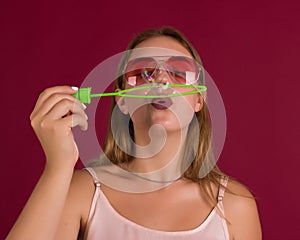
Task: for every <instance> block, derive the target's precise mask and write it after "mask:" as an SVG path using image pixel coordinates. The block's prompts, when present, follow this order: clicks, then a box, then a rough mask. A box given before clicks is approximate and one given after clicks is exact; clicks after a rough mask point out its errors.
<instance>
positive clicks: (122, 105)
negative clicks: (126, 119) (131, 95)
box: [115, 88, 129, 115]
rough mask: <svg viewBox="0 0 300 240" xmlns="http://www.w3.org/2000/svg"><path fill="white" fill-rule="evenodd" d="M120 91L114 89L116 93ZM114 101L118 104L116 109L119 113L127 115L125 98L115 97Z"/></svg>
mask: <svg viewBox="0 0 300 240" xmlns="http://www.w3.org/2000/svg"><path fill="white" fill-rule="evenodd" d="M120 90H121V89H119V88H117V89H116V92H118V91H120ZM115 101H116V103H117V104H118V107H119V109H120V111H121V112H122V113H123V114H125V115H126V114H128V113H129V111H128V106H127V105H126V102H125V98H123V97H120V96H115Z"/></svg>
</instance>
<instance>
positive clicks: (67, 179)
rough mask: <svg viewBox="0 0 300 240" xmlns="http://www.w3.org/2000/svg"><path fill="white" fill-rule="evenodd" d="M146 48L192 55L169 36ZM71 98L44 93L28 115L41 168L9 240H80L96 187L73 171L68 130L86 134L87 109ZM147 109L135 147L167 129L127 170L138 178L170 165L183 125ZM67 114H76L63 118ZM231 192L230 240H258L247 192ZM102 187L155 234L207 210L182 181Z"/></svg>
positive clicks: (185, 225) (195, 103) (196, 103)
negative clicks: (154, 148) (143, 189)
mask: <svg viewBox="0 0 300 240" xmlns="http://www.w3.org/2000/svg"><path fill="white" fill-rule="evenodd" d="M147 46H151V47H165V48H170V49H173V50H176V51H179V52H181V53H183V54H186V55H190V54H189V52H188V51H187V50H186V49H185V48H184V47H183V46H181V45H180V44H179V43H178V42H177V41H175V40H173V39H171V38H169V37H155V38H151V39H148V40H146V41H144V42H142V43H141V44H140V45H138V47H147ZM74 92H75V91H74V90H73V89H72V88H70V87H68V86H59V87H54V88H49V89H47V90H45V91H44V93H43V94H42V95H41V96H40V97H39V99H38V101H37V104H36V106H35V109H34V110H33V112H32V114H31V117H30V118H31V123H32V127H33V129H34V131H35V133H36V135H37V136H38V138H39V140H40V142H41V145H42V147H43V149H44V152H45V155H46V165H45V169H44V172H43V174H42V176H41V178H40V180H39V182H38V184H37V186H36V187H35V190H34V191H33V193H32V195H31V197H30V199H29V200H28V202H27V204H26V206H25V208H24V210H23V212H22V213H21V215H20V216H19V218H18V220H17V222H16V223H15V225H14V227H13V229H12V230H11V232H10V234H9V236H8V237H7V239H30V240H34V239H77V236H78V234H79V235H80V236H82V234H83V232H84V230H85V227H86V222H87V218H88V214H89V210H90V207H91V202H92V198H93V194H94V191H95V186H94V183H93V180H92V178H91V176H90V175H89V173H88V172H87V171H85V170H77V171H75V172H74V166H75V164H76V161H77V159H78V151H77V147H76V143H75V142H74V138H73V135H72V131H71V129H72V127H75V126H77V125H79V126H80V127H81V128H82V129H83V130H84V129H86V128H87V119H86V116H85V113H84V106H82V104H81V103H80V102H79V101H78V100H76V99H75V98H73V97H72V96H71V94H72V93H74ZM185 98H186V100H187V102H188V103H189V104H190V106H191V108H192V109H193V111H199V110H200V109H201V107H202V101H203V100H202V98H201V97H200V96H199V95H190V96H185ZM116 100H117V101H118V100H119V99H118V98H117V99H116ZM119 104H120V105H119V106H120V108H121V109H122V111H123V112H124V113H126V111H127V112H128V106H126V104H125V103H119ZM145 108H146V109H141V110H140V111H141V112H140V113H138V112H137V115H138V114H145V113H147V115H146V116H147V118H148V119H150V120H149V122H147V124H148V125H142V122H139V117H138V116H136V119H134V121H133V122H134V124H135V125H136V126H137V127H139V128H140V129H141V131H136V132H137V135H136V139H137V143H138V144H141V145H142V144H147V141H148V139H144V138H143V134H144V132H143V128H145V129H147V128H148V127H149V126H151V124H153V123H160V124H163V125H164V126H165V127H166V129H167V133H168V140H167V142H166V146H165V147H164V148H163V150H162V151H161V152H160V153H159V154H157V155H155V158H154V157H152V158H149V160H152V161H145V160H144V161H141V160H140V159H134V161H133V163H132V164H131V165H130V168H131V169H133V170H135V171H140V172H145V171H150V170H153V169H157V168H158V167H161V164H165V163H163V162H164V161H163V159H167V161H169V160H170V159H171V158H172V156H173V155H174V154H175V151H174V150H172V149H174V145H172V144H177V145H178V144H180V142H178V136H179V133H180V127H179V125H178V123H176V119H175V118H174V116H173V115H172V113H171V112H168V111H165V110H163V112H162V111H157V110H155V109H151V108H150V106H145ZM69 111H72V112H73V115H68V113H69ZM63 116H64V117H63ZM144 136H145V135H144ZM171 146H173V147H171ZM228 187H229V188H230V189H231V191H233V192H235V193H236V194H230V193H228V192H226V193H225V196H224V199H223V204H224V209H225V214H226V218H227V220H228V221H229V222H230V224H228V227H229V231H230V239H243V240H250V239H251V240H253V239H261V238H262V237H261V227H260V221H259V216H258V212H257V207H256V203H255V200H254V199H253V198H252V195H251V193H250V192H249V191H248V190H247V189H246V188H245V187H244V186H243V185H241V184H239V183H237V182H233V181H230V182H229V183H228ZM101 189H102V191H103V192H104V194H105V195H106V196H107V198H108V199H109V201H110V203H111V205H112V206H113V207H114V208H115V209H116V211H118V212H119V213H120V214H121V215H123V216H124V217H126V218H128V219H129V220H131V221H134V222H136V223H137V224H140V225H143V226H145V227H148V228H153V229H159V230H164V231H180V230H188V229H193V228H195V227H197V226H199V224H201V223H202V222H204V221H205V219H206V218H207V216H208V215H209V213H210V212H211V211H212V207H211V206H210V205H209V204H208V203H207V201H206V199H205V197H204V194H203V193H202V192H201V191H200V189H199V187H198V185H197V184H195V183H193V182H191V181H188V180H184V179H183V180H179V181H177V182H175V183H173V184H171V185H169V186H168V187H166V188H163V189H160V190H157V191H153V192H149V193H139V194H132V193H125V192H120V191H116V190H113V189H111V188H109V187H108V186H105V185H103V184H102V185H101ZM213 189H214V194H215V196H216V197H217V191H218V189H217V187H216V186H213ZM242 196H249V197H248V198H247V197H242Z"/></svg>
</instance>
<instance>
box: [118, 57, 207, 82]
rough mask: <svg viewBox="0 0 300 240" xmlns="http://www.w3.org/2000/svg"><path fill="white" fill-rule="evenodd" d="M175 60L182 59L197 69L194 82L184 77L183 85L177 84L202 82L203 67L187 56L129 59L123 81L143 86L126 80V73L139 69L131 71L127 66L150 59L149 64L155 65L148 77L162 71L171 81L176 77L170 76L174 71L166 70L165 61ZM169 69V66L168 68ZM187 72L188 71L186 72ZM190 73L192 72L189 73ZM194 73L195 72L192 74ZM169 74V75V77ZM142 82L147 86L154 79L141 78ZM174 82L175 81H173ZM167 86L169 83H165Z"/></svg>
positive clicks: (166, 64) (174, 73)
mask: <svg viewBox="0 0 300 240" xmlns="http://www.w3.org/2000/svg"><path fill="white" fill-rule="evenodd" d="M173 58H174V59H176V58H179V59H184V61H185V62H187V63H189V64H190V63H193V64H194V65H195V66H194V67H195V69H197V72H196V73H197V75H196V76H195V80H194V81H190V82H189V81H187V79H186V78H185V77H182V78H184V79H185V83H182V82H179V83H181V84H185V85H191V84H195V85H196V84H197V85H199V84H201V82H202V79H203V67H202V65H201V64H200V63H198V62H197V61H196V60H195V59H194V58H192V57H189V56H185V55H184V56H183V55H165V56H144V57H137V58H133V59H130V60H129V61H128V62H127V63H126V64H125V66H124V70H123V76H124V80H125V81H126V83H127V84H129V85H130V86H133V87H135V86H140V85H143V84H130V83H129V81H128V79H127V76H126V75H127V73H128V72H132V71H134V70H137V69H140V68H133V69H130V70H128V65H129V66H130V64H131V63H132V62H134V61H137V62H138V60H140V59H141V60H142V59H150V60H151V61H149V64H150V63H154V64H155V67H154V68H153V66H152V67H151V68H153V69H154V71H153V73H152V74H151V76H150V77H152V76H153V74H154V73H155V74H157V71H158V70H159V71H161V70H164V71H166V72H167V73H168V75H169V77H170V78H171V79H175V78H176V76H171V75H176V69H170V68H168V63H167V61H169V60H170V59H173ZM169 67H170V66H169ZM146 68H147V65H145V66H144V67H143V69H146ZM186 72H188V71H186ZM191 72H192V71H191ZM193 73H195V72H193ZM170 74H171V75H170ZM141 77H142V78H143V80H144V83H145V84H147V83H153V82H155V78H153V80H150V81H149V80H148V79H145V78H144V77H143V76H141ZM175 82H176V81H175ZM167 84H169V83H167Z"/></svg>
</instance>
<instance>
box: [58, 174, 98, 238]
mask: <svg viewBox="0 0 300 240" xmlns="http://www.w3.org/2000/svg"><path fill="white" fill-rule="evenodd" d="M94 192H95V186H94V182H93V178H92V177H91V175H90V174H89V173H88V172H87V171H86V170H75V171H74V174H73V177H72V180H71V184H70V188H69V191H68V195H67V199H66V203H65V207H64V210H63V213H62V217H61V221H60V224H59V226H58V231H57V233H56V239H69V238H70V236H72V237H75V236H77V235H78V233H79V234H80V235H82V234H83V233H84V231H85V225H86V222H87V219H88V215H89V211H90V207H91V203H92V199H93V195H94Z"/></svg>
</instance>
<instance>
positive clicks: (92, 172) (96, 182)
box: [85, 167, 100, 187]
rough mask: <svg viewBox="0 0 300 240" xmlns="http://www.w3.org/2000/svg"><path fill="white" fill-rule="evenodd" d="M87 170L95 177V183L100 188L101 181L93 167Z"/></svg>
mask: <svg viewBox="0 0 300 240" xmlns="http://www.w3.org/2000/svg"><path fill="white" fill-rule="evenodd" d="M85 170H87V171H88V172H89V173H90V174H91V176H92V177H93V180H94V183H95V185H96V187H100V181H99V179H98V177H97V174H96V172H95V170H94V169H93V168H91V167H87V168H85Z"/></svg>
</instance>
